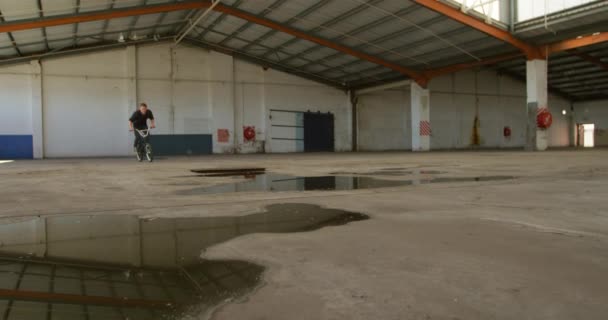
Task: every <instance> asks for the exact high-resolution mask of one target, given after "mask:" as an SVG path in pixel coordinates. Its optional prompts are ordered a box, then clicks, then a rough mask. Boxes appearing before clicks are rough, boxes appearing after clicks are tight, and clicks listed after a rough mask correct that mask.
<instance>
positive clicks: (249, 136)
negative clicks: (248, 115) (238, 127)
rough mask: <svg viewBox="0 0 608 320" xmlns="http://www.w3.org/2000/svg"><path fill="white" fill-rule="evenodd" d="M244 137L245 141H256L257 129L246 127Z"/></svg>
mask: <svg viewBox="0 0 608 320" xmlns="http://www.w3.org/2000/svg"><path fill="white" fill-rule="evenodd" d="M243 137H244V138H245V141H254V140H255V127H251V126H248V127H244V128H243Z"/></svg>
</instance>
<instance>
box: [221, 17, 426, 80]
mask: <svg viewBox="0 0 608 320" xmlns="http://www.w3.org/2000/svg"><path fill="white" fill-rule="evenodd" d="M215 11H219V12H222V13H225V14H229V15H231V16H234V17H237V18H241V19H243V20H247V21H250V22H253V23H256V24H259V25H262V26H265V27H268V28H271V29H274V30H277V31H281V32H284V33H287V34H290V35H292V36H294V37H297V38H300V39H304V40H308V41H310V42H314V43H316V44H320V45H322V46H325V47H328V48H331V49H334V50H336V51H340V52H342V53H346V54H348V55H351V56H353V57H357V58H359V59H363V60H367V61H369V62H372V63H375V64H378V65H381V66H384V67H387V68H389V69H392V70H395V71H397V72H400V73H401V74H404V75H406V76H408V77H410V78H412V79H414V80H415V81H416V82H418V83H420V84H421V85H423V86H426V82H427V81H428V79H425V78H424V76H423V75H421V74H419V73H418V72H416V71H414V70H411V69H408V68H405V67H403V66H400V65H398V64H395V63H392V62H389V61H387V60H384V59H381V58H378V57H374V56H371V55H368V54H366V53H363V52H360V51H356V50H354V49H352V48H349V47H346V46H343V45H339V44H337V43H335V42H332V41H329V40H326V39H322V38H318V37H315V36H312V35H310V34H307V33H305V32H302V31H299V30H296V29H293V28H290V27H287V26H284V25H281V24H278V23H276V22H273V21H271V20H268V19H265V18H260V17H258V16H255V15H252V14H249V13H247V12H244V11H241V10H238V9H234V8H231V7H227V6H223V5H218V6H216V7H215Z"/></svg>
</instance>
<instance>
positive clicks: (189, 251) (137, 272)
mask: <svg viewBox="0 0 608 320" xmlns="http://www.w3.org/2000/svg"><path fill="white" fill-rule="evenodd" d="M365 219H368V217H367V216H366V215H363V214H359V213H354V212H346V211H341V210H333V209H325V208H320V207H318V206H315V205H307V204H282V205H272V206H269V207H267V210H266V211H265V212H263V213H258V214H251V215H247V216H242V217H215V218H171V219H169V218H158V219H153V220H146V219H140V218H138V217H136V216H127V215H87V216H82V215H69V216H50V217H34V218H20V219H14V218H13V219H0V312H2V314H3V319H8V320H13V319H28V320H29V319H32V320H34V319H35V320H38V319H104V320H113V319H121V320H124V319H131V320H138V319H142V320H143V319H146V320H147V319H181V318H183V317H188V316H196V315H197V314H201V313H202V312H205V311H206V310H209V308H211V307H213V306H215V305H218V304H219V303H221V302H222V301H226V300H229V299H233V298H236V297H239V296H242V295H243V294H245V293H247V292H249V291H250V290H252V289H253V288H254V287H255V286H257V285H258V284H259V281H260V277H261V275H262V273H263V268H262V267H261V266H259V265H255V264H253V263H249V262H246V261H213V260H203V259H201V258H200V256H201V252H203V251H204V249H205V248H207V247H209V246H211V245H214V244H217V243H220V242H224V241H227V240H229V239H232V238H235V237H238V236H240V235H244V234H250V233H256V232H265V233H268V232H275V233H283V232H298V231H310V230H315V229H319V228H322V227H325V226H330V225H343V224H346V223H349V222H351V221H359V220H365Z"/></svg>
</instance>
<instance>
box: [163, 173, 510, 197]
mask: <svg viewBox="0 0 608 320" xmlns="http://www.w3.org/2000/svg"><path fill="white" fill-rule="evenodd" d="M514 178H515V177H512V176H483V177H418V178H417V179H410V180H385V179H377V178H373V177H367V176H320V177H294V176H288V175H279V174H273V173H268V174H263V175H258V176H255V177H253V178H252V179H249V180H247V181H241V182H236V183H227V184H219V185H214V186H208V187H198V188H191V189H183V190H178V191H176V192H175V193H176V194H178V195H184V196H188V195H201V194H222V193H237V192H280V191H335V190H362V189H378V188H391V187H402V186H412V185H421V184H429V183H455V182H485V181H500V180H510V179H514Z"/></svg>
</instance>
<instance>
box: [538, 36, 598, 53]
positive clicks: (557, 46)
mask: <svg viewBox="0 0 608 320" xmlns="http://www.w3.org/2000/svg"><path fill="white" fill-rule="evenodd" d="M606 41H608V32H602V33H594V34H592V35H590V36H584V37H578V38H576V39H569V40H564V41H559V42H556V43H552V44H548V45H546V46H545V50H544V51H546V52H547V55H550V54H552V53H557V52H561V51H566V50H571V49H576V48H580V47H585V46H590V45H593V44H597V43H602V42H606Z"/></svg>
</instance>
